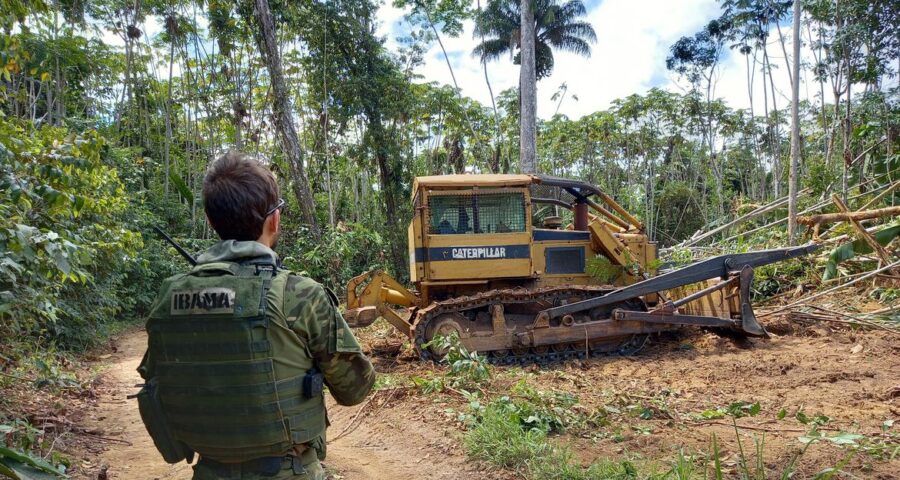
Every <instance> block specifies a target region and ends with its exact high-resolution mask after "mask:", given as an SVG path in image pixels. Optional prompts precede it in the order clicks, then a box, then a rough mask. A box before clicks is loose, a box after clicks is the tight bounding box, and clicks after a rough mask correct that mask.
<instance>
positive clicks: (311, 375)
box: [303, 367, 325, 398]
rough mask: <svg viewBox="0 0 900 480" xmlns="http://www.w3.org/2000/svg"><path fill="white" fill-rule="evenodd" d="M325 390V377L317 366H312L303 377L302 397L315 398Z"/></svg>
mask: <svg viewBox="0 0 900 480" xmlns="http://www.w3.org/2000/svg"><path fill="white" fill-rule="evenodd" d="M324 391H325V377H324V376H323V375H322V373H321V372H319V369H318V368H315V367H314V368H312V369H311V370H309V371H308V372H306V375H305V376H304V377H303V398H316V397H318V396H320V395H322V392H324Z"/></svg>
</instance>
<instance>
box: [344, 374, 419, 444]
mask: <svg viewBox="0 0 900 480" xmlns="http://www.w3.org/2000/svg"><path fill="white" fill-rule="evenodd" d="M407 389H408V388H407V387H394V388H390V389H387V388H386V389H383V390H377V391H375V393H374V394H373V395H372V396H371V397H369V399H368V400H366V403H364V404H363V405H362V406H361V407H359V410H357V411H356V414H355V415H353V418H351V419H350V423H348V424H347V426H346V427H344V429H343V430H341V433H339V434H337V436H336V437H334V438H332V439H330V440H328V441H329V442H334V441H336V440H338V439H339V438H341V437H343V436H344V435H346V434H348V433H350V432H352V431H353V430H351V427H353V425H354V424H355V423H356V420H357V419H358V418H359V417H360V415H362V413H363V411H365V409H366V407H368V406H369V404H370V403H372V400H375V399H376V398H377V397H378V394H379V393H381V392H388V391H389V392H391V395H390V396H389V397H388V398H387V399H385V401H384V403H383V404H381V407H384V406H385V405H386V404H387V403H388V402H390V401H391V400H393V398H394V394H396V393H397V391H399V390H407ZM380 410H381V408H379V409H378V411H380ZM354 430H355V428H354Z"/></svg>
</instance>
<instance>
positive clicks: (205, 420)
mask: <svg viewBox="0 0 900 480" xmlns="http://www.w3.org/2000/svg"><path fill="white" fill-rule="evenodd" d="M288 274H289V272H287V271H284V270H278V271H276V269H275V267H274V266H273V265H242V264H236V263H225V262H217V263H207V264H201V265H198V266H196V267H195V268H194V269H193V270H191V271H190V272H189V273H187V274H184V275H179V276H176V277H173V278H171V279H169V280H168V281H167V282H166V284H165V286H164V290H163V294H162V296H161V297H160V300H159V301H158V303H157V304H156V305H154V307H153V310H152V312H151V314H150V318H149V320H148V322H147V331H148V334H149V350H150V354H151V355H152V358H154V360H155V379H154V380H155V381H156V384H157V388H158V395H159V399H160V403H161V407H162V410H163V413H164V414H165V416H166V420H165V422H166V424H167V426H168V428H169V430H170V432H171V435H172V436H173V437H174V439H175V440H178V441H180V442H183V443H184V444H185V445H187V446H188V447H189V448H190V449H191V450H193V451H195V452H197V453H199V454H200V455H201V456H203V457H206V458H210V459H213V460H218V461H224V462H240V461H246V460H250V459H254V458H259V457H265V456H274V455H282V454H284V453H286V452H288V451H289V450H290V449H291V448H292V446H293V445H297V444H303V443H307V442H310V441H312V440H314V439H316V438H318V437H319V436H321V435H322V434H324V432H325V426H326V421H327V420H326V413H325V403H324V397H323V395H322V393H321V375H319V376H318V389H316V388H314V387H310V382H309V379H310V375H309V374H310V372H311V371H312V372H315V370H314V362H313V360H312V359H311V358H309V353H308V351H307V350H306V348H305V346H303V345H302V342H301V341H300V339H299V338H298V337H296V335H295V334H294V333H293V332H292V331H290V330H288V329H287V328H286V327H285V328H277V329H276V328H275V325H273V318H272V315H271V312H268V313H267V302H268V301H269V300H271V299H272V298H275V299H283V298H284V297H283V294H284V291H283V288H284V285H285V281H286V276H287V275H288ZM273 283H274V284H275V285H277V286H278V287H276V288H280V289H281V291H278V292H276V291H272V292H270V289H271V287H272V285H273ZM273 295H275V296H274V297H273ZM279 327H280V325H279ZM273 335H277V336H278V338H277V339H274V340H277V341H270V340H273ZM286 336H290V337H291V338H289V339H286ZM284 345H288V346H289V347H290V348H289V351H279V349H280V350H284V349H285V348H284ZM279 346H280V347H279ZM294 347H296V348H294ZM285 355H289V356H290V358H291V359H292V362H289V363H291V364H293V365H294V366H293V367H286V366H285V365H284V364H279V363H278V362H277V361H275V360H276V359H277V358H285V357H284V356H285ZM298 358H299V359H298ZM297 365H301V366H303V367H304V368H298V366H297ZM314 378H315V377H314ZM312 383H315V382H312ZM304 389H306V390H307V391H306V392H304ZM316 390H317V391H316ZM310 397H311V398H310Z"/></svg>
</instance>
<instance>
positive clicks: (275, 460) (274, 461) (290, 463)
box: [197, 445, 318, 478]
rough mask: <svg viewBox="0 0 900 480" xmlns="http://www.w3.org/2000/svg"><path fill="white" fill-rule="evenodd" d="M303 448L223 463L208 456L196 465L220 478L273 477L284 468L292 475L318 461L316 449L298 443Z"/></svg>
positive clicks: (300, 473)
mask: <svg viewBox="0 0 900 480" xmlns="http://www.w3.org/2000/svg"><path fill="white" fill-rule="evenodd" d="M295 448H298V449H303V450H302V453H301V454H299V455H295V454H288V455H281V456H276V457H260V458H254V459H253V460H248V461H246V462H239V463H223V462H217V461H215V460H212V459H208V458H202V457H201V458H200V461H198V462H197V467H200V468H204V469H206V470H209V471H211V472H213V473H214V474H215V475H216V476H217V477H221V478H233V477H234V478H240V477H241V476H242V475H246V474H255V475H260V476H263V477H274V476H275V475H278V473H279V472H281V471H284V470H288V469H290V470H292V471H293V472H294V475H303V474H305V473H307V467H308V466H309V465H311V464H313V463H315V462H316V461H318V458H317V455H316V450H315V449H314V448H310V447H309V446H308V445H298V446H296V447H295Z"/></svg>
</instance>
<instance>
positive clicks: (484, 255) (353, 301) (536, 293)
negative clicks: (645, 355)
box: [344, 175, 816, 363]
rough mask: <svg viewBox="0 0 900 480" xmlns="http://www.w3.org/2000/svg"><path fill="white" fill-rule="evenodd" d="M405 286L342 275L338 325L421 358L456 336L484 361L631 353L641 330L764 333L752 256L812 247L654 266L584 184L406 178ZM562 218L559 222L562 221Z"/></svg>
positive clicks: (372, 275)
mask: <svg viewBox="0 0 900 480" xmlns="http://www.w3.org/2000/svg"><path fill="white" fill-rule="evenodd" d="M412 206H413V208H414V214H413V218H412V221H411V222H410V225H409V230H408V241H409V277H410V281H411V282H412V283H413V285H414V286H415V288H414V289H413V290H409V289H407V288H406V287H404V286H403V285H401V284H400V283H399V282H397V281H396V280H395V279H393V278H392V277H390V276H389V275H388V274H387V273H385V272H384V271H380V270H375V271H370V272H367V273H364V274H362V275H360V276H358V277H355V278H353V279H352V280H351V281H350V282H349V284H348V285H347V308H346V310H345V312H344V317H345V319H346V320H347V322H348V324H349V325H350V326H351V327H364V326H367V325H370V324H371V323H372V322H374V321H375V320H376V319H378V318H384V319H385V320H387V321H388V322H390V323H391V325H393V326H394V327H396V328H397V329H398V330H399V331H400V332H402V333H403V334H404V335H407V336H408V337H409V338H410V339H412V341H413V343H414V345H415V347H416V350H417V352H418V353H419V355H420V356H421V357H422V358H424V359H436V358H438V357H440V355H441V354H442V351H441V349H440V348H438V347H436V346H432V343H434V342H431V340H432V339H433V338H434V337H435V336H437V335H442V336H447V335H450V334H452V333H456V334H457V335H458V336H459V339H460V341H461V343H462V344H463V345H464V346H465V347H466V348H467V349H468V350H469V351H477V352H479V353H482V354H486V355H489V356H490V358H491V359H492V360H494V361H497V362H500V363H503V362H507V361H522V360H529V361H530V360H535V359H545V358H549V359H557V358H561V359H564V358H571V357H576V356H577V357H584V356H588V355H596V354H602V353H624V354H629V353H633V352H635V351H636V350H638V349H639V348H641V347H642V346H643V344H644V342H645V341H646V339H647V337H648V336H649V335H650V334H654V333H658V332H662V331H667V330H673V329H678V328H681V327H683V326H699V327H709V328H721V329H729V330H732V331H736V332H740V333H742V334H746V335H752V336H765V335H766V331H765V329H764V328H763V327H762V326H761V325H760V324H759V323H758V322H757V320H756V317H755V316H754V314H753V309H752V307H751V305H750V284H751V281H752V278H753V267H756V266H760V265H765V264H768V263H773V262H777V261H780V260H784V259H787V258H792V257H797V256H800V255H805V254H807V253H809V252H811V251H813V250H814V249H815V248H816V247H815V246H814V245H810V246H805V247H795V248H788V249H778V250H766V251H759V252H751V253H742V254H734V255H723V256H718V257H713V258H710V259H706V260H703V261H700V262H697V263H694V264H691V265H688V266H686V267H683V268H680V269H677V270H671V271H667V272H658V271H657V270H658V267H659V265H658V263H659V262H658V261H657V246H656V243H655V242H652V241H650V240H649V239H648V237H647V235H646V233H645V231H644V226H643V225H642V223H641V222H640V221H639V220H638V219H637V218H635V217H634V216H633V215H631V214H630V213H629V212H628V211H627V210H625V209H624V208H623V207H622V206H621V205H620V204H618V203H617V202H616V201H615V200H614V199H613V198H612V197H610V196H609V195H607V194H606V193H604V192H603V191H601V190H600V189H599V188H597V187H595V186H593V185H590V184H588V183H585V182H582V181H577V180H569V179H565V178H559V177H552V176H546V175H442V176H428V177H418V178H416V179H415V182H414V184H413V198H412ZM564 223H567V224H566V225H564Z"/></svg>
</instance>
